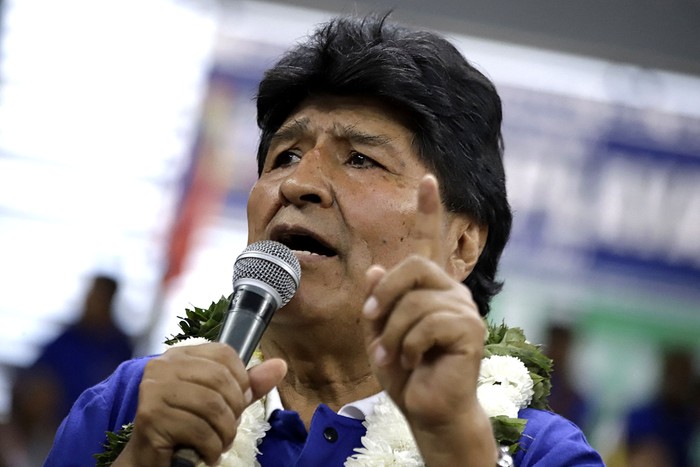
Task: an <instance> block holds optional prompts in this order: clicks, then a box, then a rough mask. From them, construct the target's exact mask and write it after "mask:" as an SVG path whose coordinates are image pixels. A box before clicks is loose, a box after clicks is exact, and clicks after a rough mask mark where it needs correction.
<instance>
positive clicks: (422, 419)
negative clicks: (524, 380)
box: [363, 175, 496, 465]
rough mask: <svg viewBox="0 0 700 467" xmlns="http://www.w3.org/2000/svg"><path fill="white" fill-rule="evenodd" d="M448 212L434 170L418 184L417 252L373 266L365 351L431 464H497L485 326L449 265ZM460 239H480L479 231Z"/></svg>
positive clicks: (451, 242)
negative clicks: (484, 388)
mask: <svg viewBox="0 0 700 467" xmlns="http://www.w3.org/2000/svg"><path fill="white" fill-rule="evenodd" d="M443 216H444V214H443V208H442V205H441V202H440V196H439V190H438V186H437V181H436V180H435V178H434V177H433V176H431V175H428V176H426V177H425V178H423V180H421V182H420V185H419V188H418V208H417V213H416V219H415V226H414V228H413V229H412V231H411V234H410V235H411V238H410V241H412V242H413V243H412V245H415V247H414V254H413V255H411V256H409V257H408V258H406V259H405V260H403V261H402V262H400V263H399V264H398V265H396V266H395V267H393V268H391V269H389V270H384V269H383V268H382V267H380V266H372V267H371V268H370V269H369V270H368V271H367V282H368V289H369V296H368V298H367V301H366V302H365V306H364V310H363V313H364V316H365V318H366V322H367V326H366V333H365V334H366V340H367V343H368V344H367V351H368V353H369V356H370V360H371V361H372V364H373V368H374V371H375V374H376V376H377V378H378V379H379V381H380V383H381V385H382V387H383V388H384V389H385V390H386V391H387V393H388V394H389V396H390V397H391V398H392V400H393V401H394V402H395V403H396V404H397V405H398V406H399V408H400V409H401V410H402V412H403V413H404V415H405V416H406V419H407V420H408V422H409V425H410V426H411V429H412V431H413V434H414V436H415V437H416V441H417V442H418V445H419V448H420V449H421V452H422V454H423V457H424V458H426V457H429V458H430V459H431V464H432V465H440V464H443V465H494V464H495V456H496V448H495V441H494V440H493V435H492V434H491V427H490V423H489V421H488V417H487V416H486V415H485V414H484V412H483V410H482V409H481V407H480V405H479V403H478V401H477V398H476V382H477V378H478V375H479V365H480V362H481V358H482V355H483V345H484V337H485V333H486V329H485V326H484V323H483V321H482V319H481V317H480V315H479V312H478V309H477V307H476V304H475V303H474V301H473V300H472V297H471V294H470V292H469V290H468V289H467V288H466V287H465V286H464V285H463V284H462V283H461V280H462V279H463V277H456V276H459V275H460V271H457V270H455V269H454V268H452V267H451V265H450V264H451V263H450V257H451V255H452V252H451V251H447V250H452V249H453V248H455V246H454V245H458V242H457V240H455V239H456V238H457V237H459V234H458V235H457V236H453V237H449V235H446V231H448V230H450V229H449V228H448V226H447V224H445V223H444V222H443ZM465 225H466V224H465ZM452 231H454V229H452ZM465 232H466V230H465ZM465 235H466V234H465ZM462 241H475V242H476V243H477V244H479V243H480V240H479V239H478V238H476V239H475V238H474V237H473V236H471V237H469V236H468V237H464V238H463V239H462ZM481 243H483V242H481ZM475 247H477V248H478V245H475ZM455 251H456V250H455ZM477 254H478V253H477ZM461 264H465V263H461ZM465 448H468V449H467V451H469V452H466V453H465ZM464 456H467V457H464ZM455 460H459V461H460V463H459V464H454V463H452V462H455ZM465 460H470V462H469V463H466V464H462V462H464V461H465ZM482 462H483V464H481V463H482ZM426 463H428V462H427V459H426Z"/></svg>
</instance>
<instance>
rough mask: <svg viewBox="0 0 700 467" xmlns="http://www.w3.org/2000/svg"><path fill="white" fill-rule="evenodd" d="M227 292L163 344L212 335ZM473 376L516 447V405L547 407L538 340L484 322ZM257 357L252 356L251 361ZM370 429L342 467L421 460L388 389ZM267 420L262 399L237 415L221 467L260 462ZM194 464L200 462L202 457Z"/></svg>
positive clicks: (112, 438) (497, 429)
mask: <svg viewBox="0 0 700 467" xmlns="http://www.w3.org/2000/svg"><path fill="white" fill-rule="evenodd" d="M229 300H230V297H229V298H226V297H223V296H222V297H221V298H220V299H219V301H218V302H212V304H211V305H210V306H209V308H207V309H203V308H197V307H195V308H194V309H193V310H190V309H187V310H185V313H186V316H185V317H181V321H180V323H179V325H180V329H181V331H182V332H181V333H179V334H177V335H174V336H171V337H170V338H169V339H167V340H166V341H165V343H166V344H168V345H171V346H172V345H196V344H201V343H205V342H209V341H213V340H214V339H216V337H217V336H218V333H219V328H220V326H221V323H222V322H223V317H224V315H225V313H226V311H227V310H228V307H229ZM487 329H488V335H487V337H486V341H485V344H484V358H483V360H482V362H481V368H480V371H479V379H478V382H477V398H478V400H479V403H480V404H481V406H482V407H483V408H484V411H485V412H486V414H487V415H488V416H489V418H490V420H491V425H492V427H493V432H494V436H495V438H496V441H497V442H498V443H499V444H500V445H501V446H506V447H507V448H508V450H509V452H510V453H511V454H512V453H515V452H516V451H517V449H518V442H519V440H520V437H521V436H522V433H523V430H524V429H525V424H526V423H527V421H526V420H524V419H520V418H517V414H518V410H520V409H523V408H526V407H530V408H535V409H548V408H549V407H548V404H547V396H548V395H549V391H550V388H551V384H550V373H551V370H552V361H551V360H550V359H549V358H548V357H546V356H545V355H544V354H543V353H542V352H541V351H540V349H539V347H538V346H536V345H533V344H531V343H529V342H528V341H527V340H526V339H525V336H524V334H523V332H522V330H521V329H519V328H509V327H507V326H506V325H505V324H500V325H493V324H490V323H487ZM260 362H261V355H259V354H256V355H254V356H253V358H252V359H251V361H250V363H249V366H254V365H257V364H259V363H260ZM363 425H364V426H365V427H366V428H367V432H366V434H365V436H363V437H362V447H360V448H356V449H355V454H353V455H352V456H350V457H349V458H348V459H347V460H346V462H345V467H360V466H369V467H383V466H407V467H412V466H416V467H418V466H423V465H424V463H423V460H422V458H421V456H420V452H419V451H418V447H417V445H416V442H415V440H414V438H413V434H412V433H411V431H410V429H409V427H408V423H407V422H406V419H405V418H404V416H403V414H402V413H401V411H400V410H399V408H398V407H397V406H396V405H395V404H394V403H393V402H392V401H391V399H390V398H389V397H387V396H386V395H382V396H380V398H379V399H378V402H377V403H376V404H375V406H374V412H373V413H372V414H371V415H369V416H368V417H367V419H366V420H365V421H364V422H363ZM269 428H270V425H269V423H268V422H267V420H265V401H264V399H261V400H258V401H256V402H254V403H253V404H251V405H250V406H249V407H248V408H247V409H246V410H245V411H244V412H243V414H242V416H241V423H240V425H239V427H238V431H237V433H236V438H235V440H234V443H233V446H232V447H231V449H230V450H229V451H227V452H226V453H224V454H223V455H222V457H221V460H220V462H219V464H218V465H219V466H220V467H239V466H245V467H248V466H251V465H252V466H259V465H260V464H259V463H258V462H257V455H258V454H259V451H258V448H257V447H258V445H259V444H260V442H261V441H262V439H263V437H264V436H265V433H266V432H267V430H269ZM132 430H133V423H130V424H128V425H125V426H124V427H122V430H120V431H119V432H117V433H112V432H107V441H106V442H105V444H104V448H105V451H104V452H103V453H100V454H96V455H95V458H96V460H97V464H96V465H97V467H104V466H109V465H111V463H112V462H113V461H114V460H115V459H116V458H117V456H118V455H119V453H120V452H121V451H122V449H123V448H124V446H125V445H126V443H127V442H128V440H129V437H130V436H131V432H132ZM199 465H201V466H203V465H204V464H203V463H200V464H199Z"/></svg>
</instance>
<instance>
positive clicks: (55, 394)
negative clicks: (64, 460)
mask: <svg viewBox="0 0 700 467" xmlns="http://www.w3.org/2000/svg"><path fill="white" fill-rule="evenodd" d="M61 393H62V391H61V388H60V387H59V386H58V384H57V381H56V379H55V378H54V377H53V376H52V375H50V374H48V373H46V372H42V371H36V370H26V369H22V370H20V371H18V372H17V374H16V375H15V376H14V378H13V384H12V392H11V395H10V397H11V398H12V402H11V406H10V414H9V419H8V420H7V422H6V423H3V424H2V425H0V467H35V466H37V465H41V463H42V462H43V460H44V458H45V457H46V455H47V454H48V452H49V449H50V448H51V443H52V442H53V437H54V434H55V432H56V428H57V427H58V424H59V423H60V421H61V414H60V413H59V404H60V403H61V397H60V395H61Z"/></svg>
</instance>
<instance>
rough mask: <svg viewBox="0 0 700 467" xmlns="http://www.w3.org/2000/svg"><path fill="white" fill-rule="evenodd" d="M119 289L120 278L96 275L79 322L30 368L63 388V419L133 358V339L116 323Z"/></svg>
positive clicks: (42, 353)
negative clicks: (78, 401)
mask: <svg viewBox="0 0 700 467" xmlns="http://www.w3.org/2000/svg"><path fill="white" fill-rule="evenodd" d="M118 289H119V283H118V281H117V279H116V278H114V277H112V276H108V275H104V274H96V275H94V277H92V279H91V282H90V286H89V288H88V291H87V293H86V295H85V298H84V302H83V306H82V310H81V315H80V318H79V319H78V321H77V322H76V323H75V324H73V325H71V326H69V327H68V328H66V329H65V330H64V331H63V332H62V333H61V334H60V335H59V336H58V337H57V338H56V339H54V340H53V341H51V342H50V343H49V344H48V345H46V346H45V347H44V348H43V349H42V351H41V354H40V355H39V357H38V358H37V360H36V362H35V363H34V364H33V365H32V367H31V368H30V369H29V371H31V372H34V373H36V374H40V375H43V377H44V378H52V379H53V383H54V385H55V386H56V387H57V388H59V391H60V392H59V394H60V398H59V401H58V414H59V416H60V417H61V418H63V417H64V416H65V415H66V414H67V413H68V411H69V410H70V408H71V406H72V405H73V403H74V402H75V401H76V399H77V398H78V396H80V394H81V393H82V392H83V391H84V390H85V389H87V388H89V387H91V386H93V385H94V384H97V383H98V382H100V381H102V380H103V379H105V378H106V377H107V376H109V375H110V374H111V373H112V372H113V371H114V369H115V368H116V367H117V366H118V365H119V364H120V363H122V362H123V361H125V360H128V359H129V358H131V357H132V356H133V346H132V342H131V339H130V338H129V336H127V335H126V334H125V333H124V332H123V331H122V330H121V329H120V328H119V327H118V326H117V325H116V324H115V323H114V320H113V315H112V312H113V309H112V308H113V304H114V299H115V296H116V294H117V292H118Z"/></svg>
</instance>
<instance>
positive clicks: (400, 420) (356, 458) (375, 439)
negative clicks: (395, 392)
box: [344, 394, 424, 467]
mask: <svg viewBox="0 0 700 467" xmlns="http://www.w3.org/2000/svg"><path fill="white" fill-rule="evenodd" d="M363 425H365V427H366V428H367V433H366V434H365V436H363V437H362V447H361V448H356V449H355V452H356V454H353V455H352V456H350V457H349V458H348V459H347V460H346V461H345V464H344V465H345V467H387V466H396V467H421V466H423V465H424V464H423V459H422V458H421V456H420V453H419V452H418V446H417V445H416V441H415V439H414V438H413V434H412V433H411V430H410V429H409V427H408V423H407V422H406V418H405V417H404V416H403V414H402V413H401V411H400V410H399V408H398V407H397V406H396V405H395V404H394V403H393V402H392V401H391V399H390V398H389V397H387V396H386V395H385V394H384V395H382V396H380V398H379V400H378V401H377V403H376V404H375V406H374V413H372V414H371V415H369V416H368V417H367V419H366V420H365V421H364V422H363Z"/></svg>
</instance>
